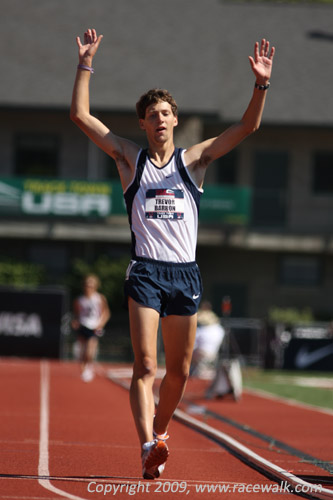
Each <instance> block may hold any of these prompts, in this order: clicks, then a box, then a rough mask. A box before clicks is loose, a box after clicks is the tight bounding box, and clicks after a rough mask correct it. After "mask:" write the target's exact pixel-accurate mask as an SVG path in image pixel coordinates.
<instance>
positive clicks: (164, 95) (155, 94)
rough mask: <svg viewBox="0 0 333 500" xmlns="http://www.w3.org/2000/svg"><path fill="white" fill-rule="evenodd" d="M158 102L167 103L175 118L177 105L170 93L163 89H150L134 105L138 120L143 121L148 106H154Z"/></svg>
mask: <svg viewBox="0 0 333 500" xmlns="http://www.w3.org/2000/svg"><path fill="white" fill-rule="evenodd" d="M158 101H165V102H168V103H169V104H170V106H171V109H172V112H173V114H174V115H175V116H177V115H178V107H177V103H176V101H175V100H174V98H173V97H172V95H171V94H170V92H168V91H167V90H165V89H151V90H148V92H146V93H145V94H143V95H142V96H141V97H140V99H139V100H138V102H137V103H136V112H137V115H138V117H139V118H140V119H144V118H145V117H146V109H147V108H148V106H150V105H151V104H156V103H157V102H158Z"/></svg>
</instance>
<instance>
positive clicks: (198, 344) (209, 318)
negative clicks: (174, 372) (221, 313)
mask: <svg viewBox="0 0 333 500" xmlns="http://www.w3.org/2000/svg"><path fill="white" fill-rule="evenodd" d="M224 335H225V331H224V329H223V327H222V326H221V324H220V320H219V318H218V316H217V315H216V314H215V313H214V312H213V310H212V306H211V304H210V303H209V302H203V303H202V306H201V308H200V309H199V311H198V328H197V332H196V337H195V344H194V350H193V356H192V362H191V369H190V375H191V376H195V377H200V375H202V374H203V370H204V368H206V367H207V366H208V365H211V364H213V363H215V362H216V360H217V357H218V353H219V349H220V347H221V344H222V341H223V339H224Z"/></svg>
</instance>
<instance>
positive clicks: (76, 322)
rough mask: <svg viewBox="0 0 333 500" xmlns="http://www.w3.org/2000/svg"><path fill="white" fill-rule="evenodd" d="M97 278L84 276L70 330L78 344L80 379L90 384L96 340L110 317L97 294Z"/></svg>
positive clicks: (101, 298)
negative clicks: (73, 332) (81, 290)
mask: <svg viewBox="0 0 333 500" xmlns="http://www.w3.org/2000/svg"><path fill="white" fill-rule="evenodd" d="M99 286H100V281H99V278H98V277H97V276H96V275H95V274H89V275H87V276H85V278H84V280H83V294H82V295H80V296H79V297H78V298H77V299H75V301H74V304H73V319H72V328H73V329H74V330H76V331H77V337H78V341H79V344H80V361H81V378H82V380H83V381H84V382H91V381H92V379H93V378H94V361H95V359H96V355H97V347H98V338H99V337H101V336H102V335H103V333H104V330H103V329H104V326H105V325H106V323H107V322H108V320H109V319H110V317H111V312H110V309H109V305H108V302H107V300H106V298H105V296H104V295H102V294H101V293H99V292H98V289H99Z"/></svg>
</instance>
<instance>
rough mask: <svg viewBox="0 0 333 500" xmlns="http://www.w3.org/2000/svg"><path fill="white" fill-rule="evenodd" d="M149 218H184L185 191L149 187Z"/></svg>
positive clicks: (147, 201)
mask: <svg viewBox="0 0 333 500" xmlns="http://www.w3.org/2000/svg"><path fill="white" fill-rule="evenodd" d="M145 216H146V218H147V219H176V220H179V219H184V192H183V191H182V190H181V189H148V191H147V192H146V207H145Z"/></svg>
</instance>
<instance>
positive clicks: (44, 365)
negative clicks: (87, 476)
mask: <svg viewBox="0 0 333 500" xmlns="http://www.w3.org/2000/svg"><path fill="white" fill-rule="evenodd" d="M49 422H50V365H49V363H48V362H47V361H41V363H40V416H39V462H38V476H39V479H38V483H39V484H40V485H41V486H42V487H43V488H45V489H46V490H49V491H52V493H57V494H58V495H60V496H61V497H64V498H69V499H70V500H85V499H84V498H82V497H77V496H75V495H71V494H70V493H67V492H66V491H63V490H60V489H59V488H56V487H55V486H53V484H51V482H50V480H49V479H46V478H48V477H50V471H49Z"/></svg>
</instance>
